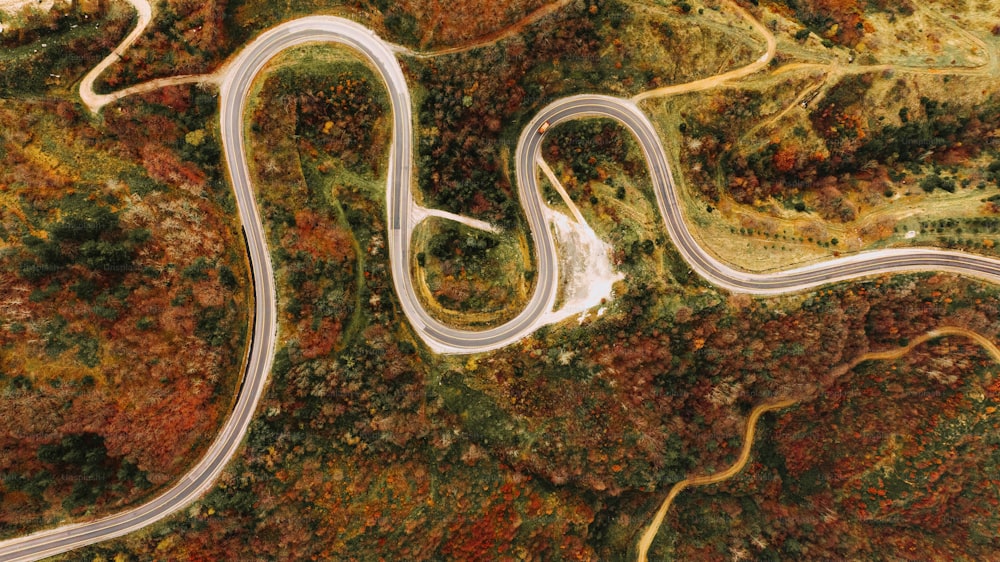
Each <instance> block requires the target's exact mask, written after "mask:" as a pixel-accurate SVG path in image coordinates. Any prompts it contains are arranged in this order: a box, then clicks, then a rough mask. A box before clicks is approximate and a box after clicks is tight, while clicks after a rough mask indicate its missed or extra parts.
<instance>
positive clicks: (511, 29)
mask: <svg viewBox="0 0 1000 562" xmlns="http://www.w3.org/2000/svg"><path fill="white" fill-rule="evenodd" d="M572 1H573V0H557V1H556V2H552V3H550V4H545V5H544V6H542V7H540V8H538V9H536V10H535V11H533V12H531V13H529V14H528V15H526V16H524V17H523V18H521V19H519V20H517V21H516V22H514V23H513V24H511V25H509V26H507V27H504V28H501V29H498V30H496V31H494V32H493V33H490V34H487V35H484V36H482V37H479V38H477V39H475V40H474V41H472V42H471V43H466V44H464V45H455V46H453V47H444V48H442V49H435V50H432V51H414V50H413V49H410V48H409V47H404V46H402V45H393V46H392V49H393V50H394V51H396V52H397V53H399V54H402V55H407V56H411V57H416V58H420V59H427V58H433V57H439V56H442V55H454V54H455V53H464V52H466V51H471V50H473V49H478V48H479V47H487V46H489V45H492V44H493V43H496V42H497V41H500V40H502V39H506V38H508V37H510V36H512V35H516V34H518V33H520V32H521V30H522V29H524V28H525V27H527V26H529V25H531V24H533V23H535V22H536V21H538V20H540V19H542V18H544V17H545V16H547V15H549V14H554V13H555V12H558V11H559V10H561V9H563V8H564V7H566V6H568V5H569V4H570V2H572Z"/></svg>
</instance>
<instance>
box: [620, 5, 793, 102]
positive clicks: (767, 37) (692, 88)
mask: <svg viewBox="0 0 1000 562" xmlns="http://www.w3.org/2000/svg"><path fill="white" fill-rule="evenodd" d="M730 5H731V6H732V8H733V10H734V11H735V12H736V13H738V14H739V15H740V17H742V18H743V19H744V20H745V21H746V22H747V23H749V24H750V26H751V27H753V28H754V31H756V32H757V33H759V34H760V35H761V36H763V37H764V41H766V42H767V50H766V51H765V52H764V54H763V55H761V57H760V58H759V59H757V60H755V61H754V62H752V63H750V64H748V65H746V66H743V67H740V68H736V69H733V70H730V71H729V72H723V73H722V74H716V75H715V76H709V77H708V78H702V79H700V80H695V81H693V82H685V83H684V84H672V85H670V86H664V87H662V88H656V89H655V90H648V91H645V92H643V93H641V94H638V95H636V96H633V97H632V101H633V102H636V103H638V102H640V101H642V100H644V99H648V98H656V97H661V96H669V95H675V94H682V93H688V92H697V91H700V90H709V89H712V88H715V87H718V86H720V85H722V84H724V83H726V82H729V81H731V80H737V79H739V78H743V77H744V76H749V75H751V74H753V73H755V72H757V71H758V70H760V69H762V68H764V67H766V66H767V65H768V63H770V62H771V59H773V58H774V54H775V53H776V52H777V50H778V40H777V39H776V38H775V37H774V34H773V33H771V30H770V29H768V28H767V27H765V26H764V25H763V24H761V23H760V22H759V21H757V18H755V17H753V16H752V15H751V14H750V13H748V12H747V11H746V10H744V9H743V7H742V6H740V5H739V4H736V3H735V2H730Z"/></svg>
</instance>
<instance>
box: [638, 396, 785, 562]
mask: <svg viewBox="0 0 1000 562" xmlns="http://www.w3.org/2000/svg"><path fill="white" fill-rule="evenodd" d="M797 402H798V400H795V399H793V398H786V399H784V400H778V401H777V402H767V403H765V404H758V405H757V406H755V407H754V409H753V410H752V411H751V412H750V417H749V418H747V428H746V431H745V432H744V434H743V448H742V449H740V456H739V458H738V459H736V462H735V463H734V464H733V465H732V466H730V467H729V468H727V469H726V470H723V471H722V472H718V473H716V474H708V475H705V476H695V477H694V478H685V479H684V480H681V481H680V482H678V483H676V484H674V487H673V488H671V489H670V493H669V494H667V498H666V499H665V500H663V503H662V504H661V505H660V509H659V510H657V512H656V516H654V517H653V521H652V522H651V523H650V524H649V527H647V528H646V532H645V533H643V534H642V538H640V539H639V561H640V562H646V554H647V553H648V552H649V546H650V545H651V544H653V539H654V538H656V533H657V532H658V531H659V530H660V525H661V524H662V523H663V519H664V517H666V516H667V511H668V510H669V509H670V504H672V503H673V502H674V498H676V497H677V495H678V494H680V493H681V492H683V491H684V489H685V488H689V487H691V486H705V485H707V484H715V483H717V482H722V481H723V480H728V479H730V478H732V477H733V476H735V475H736V474H738V473H739V472H740V471H741V470H743V467H744V466H745V465H746V464H747V461H748V460H750V449H751V448H752V447H753V438H754V435H755V434H756V432H757V420H758V419H760V417H761V416H762V415H764V414H766V413H767V412H772V411H774V410H781V409H783V408H787V407H789V406H793V405H795V404H796V403H797Z"/></svg>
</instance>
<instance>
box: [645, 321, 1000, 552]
mask: <svg viewBox="0 0 1000 562" xmlns="http://www.w3.org/2000/svg"><path fill="white" fill-rule="evenodd" d="M946 336H960V337H965V338H968V339H970V340H972V341H974V342H976V343H977V344H979V345H980V346H981V347H982V348H983V349H985V350H986V352H987V353H989V355H990V357H992V358H993V360H994V361H996V362H998V363H1000V348H998V347H997V346H996V344H994V343H993V342H992V341H990V340H989V339H988V338H987V337H986V336H984V335H982V334H980V333H978V332H974V331H972V330H969V329H967V328H961V327H958V326H943V327H941V328H937V329H934V330H931V331H929V332H927V333H925V334H923V335H921V336H918V337H916V338H913V339H912V340H910V342H909V343H908V344H907V345H905V346H903V347H900V348H896V349H890V350H887V351H872V352H869V353H865V354H863V355H861V356H859V357H857V358H855V359H854V360H852V361H850V362H849V363H845V364H843V365H840V366H838V367H836V368H835V369H834V370H833V371H832V372H831V373H830V374H831V376H834V377H839V376H841V375H843V374H845V373H847V372H848V371H850V370H851V369H853V368H854V367H856V366H858V365H859V364H861V363H863V362H865V361H892V360H895V359H899V358H900V357H903V356H904V355H906V354H907V353H910V352H911V351H913V349H914V348H915V347H917V346H919V345H922V344H924V343H927V342H928V341H930V340H934V339H938V338H942V337H946ZM798 402H799V400H797V399H792V398H787V399H783V400H777V401H774V402H767V403H764V404H758V405H757V406H755V407H754V409H753V410H752V411H751V412H750V416H749V417H748V418H747V427H746V431H745V432H744V434H743V448H742V449H740V456H739V458H737V459H736V462H735V463H734V464H733V465H732V466H730V467H729V468H727V469H726V470H724V471H722V472H719V473H715V474H708V475H703V476H695V477H691V478H685V479H684V480H681V481H680V482H678V483H676V484H674V486H673V488H671V489H670V493H668V494H667V497H666V499H664V500H663V503H662V504H661V505H660V509H659V510H657V512H656V515H655V516H654V517H653V520H652V522H650V524H649V527H647V528H646V531H645V532H644V533H643V534H642V537H641V538H640V539H639V544H638V552H639V554H638V560H639V562H647V560H648V559H647V555H648V553H649V547H650V545H652V544H653V539H655V538H656V534H657V532H658V531H659V530H660V526H661V525H662V524H663V520H664V518H665V517H666V515H667V511H669V509H670V505H671V504H672V503H673V502H674V499H675V498H677V496H678V495H679V494H680V493H681V492H683V491H684V490H685V489H686V488H690V487H693V486H706V485H709V484H717V483H719V482H722V481H724V480H728V479H729V478H732V477H733V476H735V475H736V474H738V473H739V472H740V471H742V470H743V468H744V467H745V466H746V463H747V461H748V460H750V450H751V448H752V447H753V439H754V436H755V434H756V429H757V421H758V420H759V419H760V417H761V416H762V415H763V414H766V413H767V412H773V411H775V410H781V409H784V408H788V407H789V406H793V405H795V404H797V403H798Z"/></svg>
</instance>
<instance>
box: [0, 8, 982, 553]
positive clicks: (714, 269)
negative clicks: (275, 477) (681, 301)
mask: <svg viewBox="0 0 1000 562" xmlns="http://www.w3.org/2000/svg"><path fill="white" fill-rule="evenodd" d="M321 41H322V42H336V43H341V44H344V45H347V46H349V47H351V48H353V49H355V50H357V51H358V52H359V53H361V54H362V55H363V56H364V57H365V58H367V59H368V60H369V61H370V62H371V63H372V65H373V66H374V68H375V69H376V70H377V71H378V72H379V74H380V75H381V76H382V79H383V80H384V81H385V82H386V85H387V88H388V92H389V96H390V101H391V104H392V112H393V142H392V145H391V148H390V156H389V158H390V162H389V164H390V165H389V171H388V182H387V188H386V189H387V197H386V206H387V213H388V220H389V226H388V228H389V253H390V260H391V264H392V277H393V283H394V286H395V289H396V292H397V294H398V295H399V300H400V303H401V305H402V308H403V312H404V313H405V314H406V316H407V318H408V320H409V321H410V323H411V324H412V326H413V328H414V329H415V330H416V332H417V333H418V334H419V335H420V337H421V338H422V339H423V340H424V341H425V342H427V344H428V345H429V346H430V347H431V348H432V349H434V350H436V351H443V352H451V353H477V352H482V351H487V350H490V349H496V348H500V347H503V346H506V345H508V344H510V343H513V342H516V341H518V340H520V339H521V338H523V337H524V336H526V335H528V334H530V333H532V332H533V331H534V330H535V329H537V328H538V327H539V326H540V325H541V323H542V318H543V316H544V315H545V314H546V313H547V312H548V311H550V310H551V309H552V307H553V303H554V302H555V294H556V289H557V285H558V278H559V275H558V260H557V257H556V248H555V245H554V242H553V239H552V234H551V232H550V229H549V226H548V225H547V223H546V220H545V217H544V213H543V207H542V205H543V203H542V198H541V195H540V193H539V191H538V183H537V177H536V167H535V158H536V156H537V155H538V154H539V153H540V147H541V141H542V138H543V135H540V134H538V133H537V130H538V128H539V126H540V125H541V124H542V123H544V122H545V121H549V122H550V123H551V124H553V125H555V124H558V123H560V122H563V121H567V120H570V119H577V118H581V117H609V118H612V119H615V120H617V121H619V122H621V123H622V124H623V125H625V126H626V127H627V128H628V129H629V130H630V131H631V132H632V133H633V134H634V135H635V137H636V139H637V140H638V141H639V144H640V146H641V147H642V150H643V152H644V154H645V157H646V160H647V164H648V166H649V171H650V175H651V179H652V183H653V187H654V190H655V192H656V197H657V200H658V202H659V207H660V212H661V213H662V215H663V219H664V222H665V224H666V227H667V230H668V232H669V234H670V236H671V238H672V240H673V242H674V244H675V245H676V246H677V248H678V250H679V251H680V253H681V255H682V256H683V257H684V259H685V260H687V262H688V263H689V265H690V266H691V268H692V269H693V270H694V271H696V272H697V273H698V274H699V275H701V276H702V277H704V278H705V279H707V280H708V281H709V282H711V283H713V284H715V285H717V286H719V287H722V288H725V289H728V290H730V291H734V292H744V293H753V294H779V293H789V292H795V291H800V290H803V289H808V288H811V287H816V286H819V285H824V284H827V283H832V282H835V281H843V280H847V279H855V278H859V277H865V276H870V275H878V274H884V273H891V272H901V271H926V270H935V271H940V270H944V271H952V272H956V273H961V274H965V275H971V276H975V277H980V278H984V279H987V280H990V281H994V282H1000V261H997V260H994V259H990V258H985V257H981V256H976V255H972V254H966V253H962V252H950V251H943V250H936V249H893V250H880V251H874V252H864V253H860V254H856V255H852V256H849V257H845V258H840V259H836V260H832V261H828V262H824V263H820V264H815V265H810V266H807V267H803V268H798V269H793V270H789V271H785V272H780V273H774V274H766V275H762V274H750V273H746V272H741V271H737V270H734V269H732V268H730V267H728V266H727V265H725V264H723V263H721V262H719V261H718V260H716V259H715V258H713V257H712V256H711V255H709V254H708V253H707V252H706V251H704V250H703V249H702V248H701V247H699V246H698V244H697V243H696V242H695V240H694V238H693V237H692V236H691V234H690V232H688V230H687V228H686V227H685V226H684V221H683V216H682V212H681V210H680V209H681V207H680V205H679V202H678V200H677V194H676V191H675V189H674V185H673V182H672V176H671V173H670V167H669V165H668V163H667V160H666V156H665V151H664V150H663V147H662V145H661V142H660V138H659V136H658V135H657V134H656V131H655V129H654V127H653V125H652V123H651V122H650V120H649V119H648V118H647V117H646V116H645V114H643V113H642V111H641V110H639V108H638V107H637V106H636V105H635V103H634V102H632V101H630V100H624V99H619V98H613V97H607V96H593V95H583V96H574V97H570V98H565V99H562V100H559V101H556V102H554V103H552V104H550V105H549V106H547V107H545V108H544V109H542V110H541V111H540V112H539V113H538V115H537V116H536V117H535V118H534V119H533V120H532V121H531V122H530V123H529V124H528V125H527V126H526V127H525V128H524V130H523V132H522V134H521V137H520V139H519V141H518V146H517V154H516V161H515V166H516V172H517V182H518V190H519V195H520V198H521V204H522V205H523V208H524V212H525V215H526V217H527V219H528V223H529V226H530V228H531V233H532V239H533V240H534V244H535V255H536V257H537V261H538V263H537V267H536V269H537V271H538V277H537V288H536V290H535V292H534V294H533V296H532V298H531V300H530V301H529V303H528V305H527V307H526V308H525V310H524V311H522V312H521V314H519V315H518V316H517V317H515V318H514V319H513V320H511V321H509V322H507V323H505V324H503V325H501V326H497V327H495V328H492V329H489V330H485V331H464V330H456V329H454V328H450V327H448V326H446V325H444V324H442V323H440V322H438V321H437V320H435V319H433V318H431V317H430V316H429V315H428V314H427V312H426V311H425V310H424V309H423V308H422V307H421V305H420V302H419V300H418V299H417V296H416V294H415V291H414V288H413V281H412V276H411V267H412V265H411V259H410V253H409V252H410V242H411V236H412V230H413V226H414V224H412V221H411V211H412V207H413V198H412V194H411V192H410V182H411V176H412V170H413V143H412V129H413V117H412V113H411V102H410V96H409V88H408V87H407V84H406V80H405V77H404V75H403V72H402V70H401V69H400V66H399V64H398V62H397V61H396V59H395V56H394V54H393V47H392V46H391V45H389V44H387V43H385V42H383V41H382V40H381V39H380V38H378V37H377V36H376V35H375V34H374V33H373V32H371V31H370V30H368V29H367V28H365V27H363V26H361V25H358V24H356V23H354V22H351V21H349V20H345V19H341V18H336V17H326V16H316V17H307V18H302V19H299V20H295V21H292V22H288V23H285V24H282V25H280V26H278V27H275V28H273V29H271V30H270V31H268V32H266V33H264V34H262V35H261V36H260V37H258V38H257V39H256V40H254V41H253V42H252V43H251V44H250V45H249V46H248V47H246V48H245V49H244V50H243V51H242V52H241V53H240V55H239V56H238V57H237V58H236V59H235V60H234V61H233V62H232V64H230V65H229V66H228V68H227V71H226V73H225V77H224V80H223V82H222V85H221V96H220V100H221V104H222V109H221V126H222V134H223V144H224V146H225V152H226V159H227V162H228V163H229V169H230V175H231V177H232V181H233V189H234V190H235V193H236V198H237V203H238V206H239V212H240V218H241V220H242V222H243V225H244V229H245V234H246V238H247V247H248V252H249V255H250V261H251V271H252V273H253V277H254V297H255V299H256V308H255V317H254V337H253V339H252V344H251V350H250V357H249V360H248V363H247V372H246V374H245V377H244V381H243V385H242V387H241V389H240V392H239V395H238V397H237V402H236V405H235V407H234V410H233V413H232V415H231V416H230V418H229V419H228V420H227V421H226V424H225V426H224V427H223V428H222V431H221V433H220V434H219V435H218V436H217V438H216V440H215V441H214V442H213V443H212V445H211V446H210V448H209V449H208V451H207V452H206V454H205V456H204V457H203V458H202V459H201V461H199V462H198V464H197V465H195V466H194V467H193V468H192V469H191V471H190V472H189V473H188V474H187V475H185V476H184V477H183V478H181V480H180V481H179V482H177V483H176V484H174V485H173V486H172V487H171V488H169V489H168V490H167V491H166V492H164V493H163V494H161V495H160V496H157V497H156V498H154V499H153V500H152V501H150V502H148V503H146V504H143V505H141V506H139V507H136V508H133V509H130V510H128V511H124V512H122V513H118V514H115V515H112V516H109V517H105V518H102V519H99V520H96V521H92V522H86V523H78V524H73V525H67V526H62V527H58V528H55V529H51V530H47V531H41V532H38V533H34V534H32V535H29V536H26V537H21V538H17V539H11V540H7V541H4V542H2V543H0V560H2V561H8V560H35V559H38V558H42V557H45V556H51V555H54V554H58V553H61V552H66V551H68V550H71V549H73V548H77V547H80V546H83V545H87V544H92V543H95V542H99V541H103V540H106V539H109V538H112V537H117V536H120V535H124V534H126V533H129V532H131V531H134V530H136V529H140V528H142V527H145V526H147V525H150V524H152V523H154V522H156V521H159V520H161V519H163V518H165V517H167V516H168V515H170V514H172V513H174V512H176V511H177V510H179V509H181V508H183V507H185V506H187V505H189V504H190V503H192V502H194V501H195V500H197V499H198V498H199V497H200V496H201V495H202V494H203V493H204V492H205V491H206V490H208V489H209V488H210V487H211V486H212V484H213V483H214V481H215V479H216V478H217V477H218V476H219V474H220V473H221V472H222V470H223V468H224V467H225V465H226V463H227V462H228V461H229V460H230V458H232V456H233V455H234V454H235V453H236V451H237V449H238V448H239V446H240V444H241V442H242V440H243V438H244V436H245V435H246V431H247V428H248V426H249V423H250V420H251V418H252V415H253V412H254V410H255V408H256V405H257V402H258V401H259V399H260V397H261V395H262V394H263V391H264V387H265V384H266V381H267V375H268V373H269V371H270V368H271V361H272V357H273V354H274V345H275V335H276V329H277V328H276V326H277V324H276V316H277V315H276V304H275V290H274V275H273V269H272V267H271V260H270V254H269V251H268V247H267V242H266V239H265V236H264V230H263V227H262V225H261V221H260V216H259V213H258V210H257V206H256V203H255V198H254V191H253V186H252V185H251V183H250V176H249V170H248V167H247V161H246V154H245V151H244V136H243V115H244V111H245V107H246V101H247V99H246V98H247V93H248V92H249V90H250V85H251V82H252V80H253V78H254V77H255V76H256V75H257V74H258V73H259V72H260V70H261V69H262V68H263V67H264V65H265V64H266V63H267V61H268V60H270V59H271V58H272V57H274V56H275V55H276V54H277V53H279V52H280V51H282V50H284V49H287V48H289V47H291V46H294V45H300V44H303V43H309V42H321ZM490 187H491V186H483V188H484V189H488V188H490Z"/></svg>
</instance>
